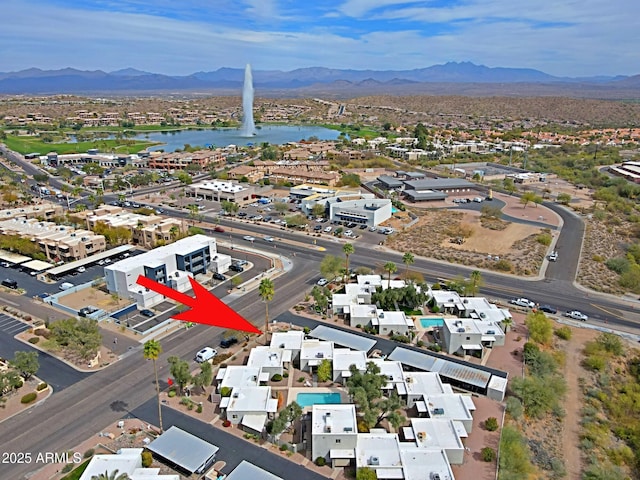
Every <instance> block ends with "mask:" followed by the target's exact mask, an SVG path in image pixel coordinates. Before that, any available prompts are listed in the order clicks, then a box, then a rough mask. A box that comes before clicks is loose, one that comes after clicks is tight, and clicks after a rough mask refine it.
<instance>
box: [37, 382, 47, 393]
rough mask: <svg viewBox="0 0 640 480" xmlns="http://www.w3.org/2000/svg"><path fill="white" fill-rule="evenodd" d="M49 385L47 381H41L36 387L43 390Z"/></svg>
mask: <svg viewBox="0 0 640 480" xmlns="http://www.w3.org/2000/svg"><path fill="white" fill-rule="evenodd" d="M48 386H49V385H48V384H47V382H40V383H39V384H38V386H37V387H36V390H37V391H39V392H41V391H42V390H44V389H45V388H47V387H48Z"/></svg>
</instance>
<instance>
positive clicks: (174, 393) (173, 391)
mask: <svg viewBox="0 0 640 480" xmlns="http://www.w3.org/2000/svg"><path fill="white" fill-rule="evenodd" d="M168 395H169V398H173V397H175V396H176V391H175V390H169V393H168Z"/></svg>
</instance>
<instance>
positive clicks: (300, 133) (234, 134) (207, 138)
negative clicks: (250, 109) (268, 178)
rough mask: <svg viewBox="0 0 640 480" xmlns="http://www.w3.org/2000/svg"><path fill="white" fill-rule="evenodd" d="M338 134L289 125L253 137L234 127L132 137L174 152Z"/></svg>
mask: <svg viewBox="0 0 640 480" xmlns="http://www.w3.org/2000/svg"><path fill="white" fill-rule="evenodd" d="M339 135H340V132H339V131H338V130H331V129H329V128H324V127H314V126H290V125H260V126H259V129H258V130H256V135H255V136H253V137H242V136H240V130H238V129H235V128H233V129H232V128H223V129H218V130H179V131H172V132H153V133H144V134H141V135H137V136H136V137H135V138H136V139H138V140H142V141H150V142H161V143H162V144H163V145H156V146H154V147H150V148H149V150H150V151H155V150H164V151H165V152H174V151H176V150H178V149H179V150H182V149H184V146H185V145H187V144H188V145H191V146H192V147H196V146H200V147H207V146H209V145H213V146H215V147H226V146H227V145H238V146H240V147H244V146H247V145H251V144H253V145H259V144H261V143H265V142H267V143H270V144H272V145H282V144H285V143H288V142H299V141H300V140H307V139H309V138H311V137H316V138H317V139H318V140H336V139H337V138H338V137H339Z"/></svg>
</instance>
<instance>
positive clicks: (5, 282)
mask: <svg viewBox="0 0 640 480" xmlns="http://www.w3.org/2000/svg"><path fill="white" fill-rule="evenodd" d="M2 286H4V287H7V288H13V289H14V290H15V289H16V288H18V282H16V281H15V280H12V279H10V278H6V279H4V280H3V281H2Z"/></svg>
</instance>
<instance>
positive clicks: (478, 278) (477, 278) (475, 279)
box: [469, 270, 482, 295]
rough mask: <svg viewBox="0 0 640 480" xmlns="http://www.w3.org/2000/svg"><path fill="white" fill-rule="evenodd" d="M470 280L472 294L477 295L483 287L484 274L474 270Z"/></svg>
mask: <svg viewBox="0 0 640 480" xmlns="http://www.w3.org/2000/svg"><path fill="white" fill-rule="evenodd" d="M469 279H470V280H471V294H472V295H476V294H477V293H478V289H479V288H480V286H481V285H482V273H480V271H479V270H474V271H473V272H471V275H469Z"/></svg>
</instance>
